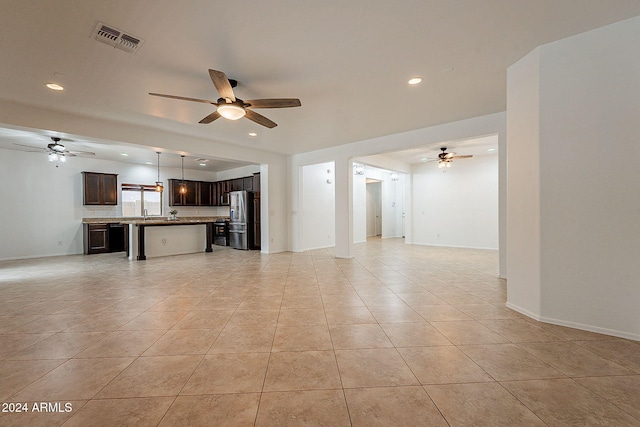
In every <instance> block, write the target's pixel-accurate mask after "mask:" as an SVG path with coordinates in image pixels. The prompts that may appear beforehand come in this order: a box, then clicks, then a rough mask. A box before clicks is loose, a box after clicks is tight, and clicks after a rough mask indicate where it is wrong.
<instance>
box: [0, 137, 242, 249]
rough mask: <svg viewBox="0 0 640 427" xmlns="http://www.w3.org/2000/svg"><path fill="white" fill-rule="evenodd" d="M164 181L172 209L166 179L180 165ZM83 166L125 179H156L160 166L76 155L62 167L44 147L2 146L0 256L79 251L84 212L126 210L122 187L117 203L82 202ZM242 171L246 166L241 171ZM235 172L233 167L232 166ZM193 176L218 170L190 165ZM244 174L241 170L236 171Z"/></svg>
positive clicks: (219, 212) (168, 174)
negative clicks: (41, 149)
mask: <svg viewBox="0 0 640 427" xmlns="http://www.w3.org/2000/svg"><path fill="white" fill-rule="evenodd" d="M160 165H161V167H160V179H161V180H162V181H163V182H164V183H165V191H164V194H163V214H164V215H168V212H169V210H170V209H171V208H169V194H168V186H167V185H168V184H167V179H169V178H179V177H180V176H181V171H180V169H177V168H173V169H172V168H163V167H162V160H161V162H160ZM82 171H89V172H103V173H117V174H118V186H119V185H120V184H122V183H123V182H127V183H139V184H153V183H155V181H156V179H157V166H155V165H134V164H130V163H122V162H113V161H106V160H97V159H92V158H85V157H72V158H69V159H68V161H67V162H66V163H65V164H63V165H61V166H60V167H57V168H56V167H55V165H54V164H53V163H49V162H48V161H47V156H45V155H42V154H41V153H27V152H23V151H17V150H6V149H0V179H2V182H5V183H9V184H10V185H3V186H0V200H2V201H3V203H2V208H1V211H2V221H0V236H2V244H1V245H0V259H15V258H28V257H40V256H52V255H68V254H79V253H82V252H83V247H82V223H81V222H82V218H92V217H93V218H95V217H116V216H121V215H122V205H121V197H120V192H119V193H118V205H117V206H83V204H82V174H81V172H82ZM240 172H243V171H240ZM228 173H229V174H233V171H230V172H228ZM187 175H188V177H189V179H194V180H215V174H214V173H213V172H206V171H199V170H189V171H188V172H187ZM237 176H242V175H237ZM175 209H177V210H178V215H179V216H208V215H211V216H227V215H228V214H229V208H228V207H226V206H225V207H204V206H203V207H195V206H194V207H189V206H181V207H176V208H175Z"/></svg>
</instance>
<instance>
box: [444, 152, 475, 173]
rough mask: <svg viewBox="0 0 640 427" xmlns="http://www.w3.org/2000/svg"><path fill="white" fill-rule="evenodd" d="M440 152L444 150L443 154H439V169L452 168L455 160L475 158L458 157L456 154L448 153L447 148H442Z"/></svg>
mask: <svg viewBox="0 0 640 427" xmlns="http://www.w3.org/2000/svg"><path fill="white" fill-rule="evenodd" d="M440 150H442V153H440V154H438V167H439V168H450V167H451V163H453V159H468V158H469V157H473V155H472V154H467V155H464V156H458V155H456V153H447V147H442V148H440Z"/></svg>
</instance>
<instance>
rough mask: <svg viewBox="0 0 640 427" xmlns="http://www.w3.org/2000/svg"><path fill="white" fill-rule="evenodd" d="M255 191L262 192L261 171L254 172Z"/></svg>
mask: <svg viewBox="0 0 640 427" xmlns="http://www.w3.org/2000/svg"><path fill="white" fill-rule="evenodd" d="M252 179H253V191H256V192H260V172H256V173H254V174H253V177H252Z"/></svg>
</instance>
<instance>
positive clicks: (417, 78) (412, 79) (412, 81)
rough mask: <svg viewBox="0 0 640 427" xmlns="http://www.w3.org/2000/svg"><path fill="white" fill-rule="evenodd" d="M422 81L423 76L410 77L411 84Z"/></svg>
mask: <svg viewBox="0 0 640 427" xmlns="http://www.w3.org/2000/svg"><path fill="white" fill-rule="evenodd" d="M421 82H422V77H412V78H410V79H409V84H410V85H417V84H418V83H421Z"/></svg>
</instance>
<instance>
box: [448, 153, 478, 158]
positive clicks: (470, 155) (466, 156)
mask: <svg viewBox="0 0 640 427" xmlns="http://www.w3.org/2000/svg"><path fill="white" fill-rule="evenodd" d="M469 157H473V154H466V155H464V156H452V157H451V158H452V159H468V158H469Z"/></svg>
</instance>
